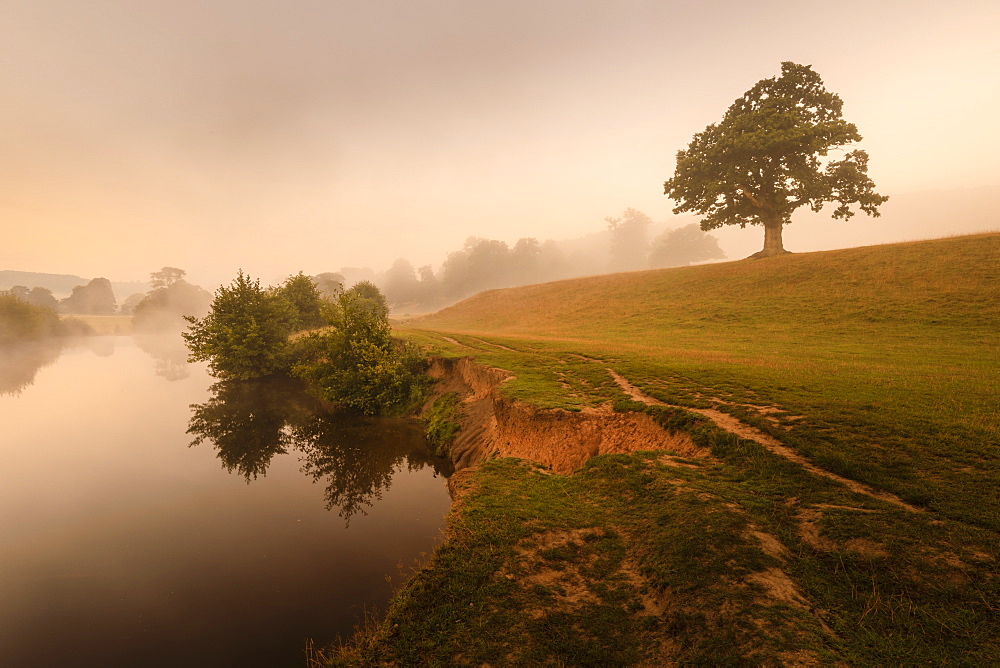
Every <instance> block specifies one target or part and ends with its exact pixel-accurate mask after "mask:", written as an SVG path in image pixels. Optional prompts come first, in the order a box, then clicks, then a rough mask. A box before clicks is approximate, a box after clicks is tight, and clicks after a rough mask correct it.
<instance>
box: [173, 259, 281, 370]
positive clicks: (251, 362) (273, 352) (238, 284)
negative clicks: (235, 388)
mask: <svg viewBox="0 0 1000 668" xmlns="http://www.w3.org/2000/svg"><path fill="white" fill-rule="evenodd" d="M185 320H187V321H188V322H189V323H190V327H189V328H188V331H187V332H185V333H184V334H183V336H184V340H185V341H186V342H187V344H188V349H189V350H190V351H191V357H190V359H191V361H207V362H208V363H209V372H210V373H211V374H212V375H213V376H215V377H217V378H221V379H223V380H249V379H251V378H260V377H263V376H269V375H272V374H275V373H279V372H281V371H283V370H285V369H287V366H288V361H289V360H288V335H289V334H290V333H291V332H292V330H293V327H294V324H295V322H296V320H297V314H296V312H295V308H294V307H293V306H292V304H291V303H290V302H289V301H288V300H286V299H284V298H282V297H280V296H278V295H276V294H274V293H273V292H271V291H267V290H264V289H262V288H261V287H260V281H259V280H251V279H250V278H249V277H248V276H246V275H244V274H243V271H242V270H241V271H240V272H239V274H238V275H237V277H236V279H235V280H234V281H233V282H232V284H231V285H228V286H222V287H220V288H219V289H218V290H217V291H216V293H215V298H214V299H213V301H212V306H211V310H210V311H209V313H208V315H206V316H205V317H204V318H202V319H201V320H199V319H197V318H193V317H190V316H188V317H185Z"/></svg>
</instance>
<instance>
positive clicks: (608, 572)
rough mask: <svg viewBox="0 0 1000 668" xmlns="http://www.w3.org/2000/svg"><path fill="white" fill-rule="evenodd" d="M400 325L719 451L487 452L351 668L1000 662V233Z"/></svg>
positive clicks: (600, 288) (527, 389)
mask: <svg viewBox="0 0 1000 668" xmlns="http://www.w3.org/2000/svg"><path fill="white" fill-rule="evenodd" d="M403 331H404V334H405V335H406V336H408V337H410V338H411V339H413V340H415V341H417V342H418V343H420V344H422V345H424V346H426V347H427V348H428V350H429V351H431V352H434V353H436V354H441V355H445V356H465V355H470V356H473V357H475V358H476V359H477V360H478V361H480V362H482V363H483V364H488V365H492V366H497V367H501V368H504V369H507V370H509V371H511V372H513V373H514V374H515V376H516V380H514V381H512V382H509V383H506V384H504V385H502V386H501V389H500V391H501V392H502V393H503V394H504V395H505V396H506V397H508V398H510V399H515V400H519V401H523V402H526V403H529V404H533V405H536V406H539V407H543V408H564V409H567V410H580V409H582V408H584V407H588V406H591V407H593V406H598V405H602V404H608V403H611V404H614V405H615V406H616V408H617V409H618V410H634V411H645V412H650V413H651V414H653V417H654V418H655V419H657V420H659V421H660V422H661V424H663V425H664V426H665V427H666V428H668V429H672V430H681V431H685V432H687V433H690V434H691V435H692V437H693V438H694V439H695V441H696V442H698V443H699V444H701V445H703V446H704V447H706V448H708V449H709V450H710V451H711V453H712V456H711V457H709V458H706V459H702V460H680V459H677V458H669V457H663V456H662V453H655V454H652V453H651V454H637V455H629V456H626V455H605V456H601V457H597V458H594V459H592V460H590V462H589V463H588V464H587V465H586V466H585V467H584V469H583V470H581V471H579V472H577V473H576V474H574V475H571V476H558V475H551V474H550V473H549V472H547V471H544V470H541V469H539V468H538V467H537V466H534V465H530V464H527V463H524V462H517V461H513V460H498V461H494V462H490V463H488V464H486V465H484V466H482V467H481V468H480V469H479V470H478V471H477V472H476V473H475V474H474V475H473V476H471V477H470V478H469V480H468V481H467V485H468V487H469V490H470V491H469V492H468V494H467V496H465V497H464V498H463V500H462V501H461V502H460V503H458V504H456V508H455V510H454V511H453V514H452V516H451V520H450V529H449V532H450V533H449V536H450V538H449V540H448V541H447V542H446V543H445V544H444V545H443V546H442V547H441V548H440V549H439V550H438V552H437V553H436V555H435V556H434V558H433V559H432V560H431V562H430V564H429V565H428V566H427V567H425V568H424V569H422V570H421V571H419V572H418V573H417V574H416V575H415V577H414V578H413V579H412V581H411V583H410V585H409V586H408V587H407V588H405V589H404V590H403V591H402V592H401V593H400V595H399V596H398V597H397V599H396V601H395V603H394V604H393V607H392V609H391V610H390V611H389V614H388V615H387V617H386V619H385V621H384V622H382V623H381V624H378V625H375V626H373V627H372V628H371V629H369V630H368V632H367V634H364V635H362V636H359V637H358V638H357V639H356V641H355V643H354V644H352V645H349V646H348V647H345V648H344V649H343V650H342V651H341V652H340V653H338V654H337V657H338V658H337V659H336V662H340V663H366V662H382V661H384V662H398V663H403V664H407V663H410V662H411V659H419V661H423V662H427V663H431V664H436V663H458V664H471V665H479V664H482V663H497V662H499V663H553V664H559V663H564V664H571V665H583V664H588V665H598V664H600V665H622V664H639V663H651V664H660V663H670V662H681V663H685V662H694V663H709V664H713V663H714V664H730V663H766V664H782V663H784V664H795V663H824V664H825V663H830V662H837V661H840V662H846V663H848V664H865V665H869V664H881V665H884V664H911V663H936V664H947V665H986V664H995V663H997V662H1000V641H998V638H1000V623H998V619H1000V610H998V605H1000V596H998V593H1000V588H998V578H997V576H998V574H1000V572H998V571H1000V569H998V565H997V556H998V554H1000V549H998V548H1000V542H998V530H1000V494H998V489H1000V456H998V454H1000V415H998V403H1000V398H998V397H1000V392H998V390H1000V234H987V235H976V236H970V237H957V238H949V239H942V240H934V241H925V242H915V243H908V244H897V245H890V246H876V247H868V248H856V249H848V250H842V251H829V252H822V253H808V254H795V255H787V256H783V257H777V258H771V259H768V260H762V261H740V262H731V263H725V264H716V265H706V266H699V267H688V268H678V269H668V270H656V271H647V272H635V273H629V274H617V275H608V276H598V277H591V278H585V279H576V280H568V281H560V282H556V283H549V284H543V285H537V286H528V287H523V288H514V289H508V290H495V291H490V292H486V293H482V294H479V295H477V296H475V297H473V298H471V299H468V300H466V301H464V302H462V303H460V304H457V305H455V306H453V307H451V308H448V309H445V310H443V311H441V312H440V313H438V314H435V315H432V316H429V317H426V318H423V319H418V320H415V321H412V322H410V323H408V324H407V325H406V328H405V329H404V330H403ZM609 370H613V371H614V372H615V373H617V374H619V375H620V376H622V377H623V378H624V379H626V380H627V381H628V382H629V383H631V384H632V385H634V386H635V387H637V388H639V389H640V390H641V391H642V392H643V393H645V395H648V396H649V397H653V398H655V399H657V400H660V401H661V402H663V403H665V404H670V405H671V406H674V407H677V406H679V407H687V408H690V409H702V410H704V409H713V410H716V411H719V412H722V413H727V414H729V415H731V416H733V417H736V418H738V419H739V420H741V421H742V422H743V423H745V424H748V425H752V426H753V427H755V428H756V429H757V430H759V431H760V432H763V433H764V434H766V435H768V436H770V437H771V438H772V439H774V440H775V441H777V442H778V443H780V444H781V445H782V446H785V447H787V448H790V449H791V450H792V451H794V452H795V453H797V454H798V455H799V456H802V457H804V458H805V459H806V460H808V462H810V463H811V464H813V465H815V466H818V467H819V468H821V469H823V470H825V471H829V472H832V473H834V474H837V475H839V476H842V477H843V478H846V479H850V480H853V481H859V482H861V483H864V484H865V485H867V486H869V487H870V488H872V489H874V490H876V491H879V492H888V493H890V494H892V495H895V496H896V497H898V499H900V500H902V502H903V504H891V503H886V502H884V501H881V500H878V499H876V498H873V497H872V496H870V495H865V494H861V493H858V492H855V491H851V490H850V489H848V488H847V487H845V485H844V484H841V483H839V482H838V481H837V480H832V479H830V478H827V477H823V476H820V475H815V474H814V473H810V472H809V471H808V470H807V469H806V468H804V467H803V466H801V465H799V464H796V463H794V462H791V461H788V460H787V459H785V458H782V457H780V456H778V455H776V454H774V453H773V452H772V451H769V450H768V449H767V448H764V447H762V446H761V445H759V444H758V443H756V442H753V441H751V440H747V439H745V438H740V437H738V436H735V435H733V434H731V433H727V432H725V431H723V430H721V429H719V428H718V427H717V426H715V425H714V424H712V423H710V422H709V421H707V420H706V419H705V418H703V417H701V416H699V415H695V414H693V413H691V412H688V411H685V410H683V409H682V408H671V407H651V406H648V405H645V404H640V403H637V402H634V401H630V400H629V398H628V397H627V396H626V394H625V393H624V391H623V389H622V387H620V386H619V384H617V383H616V382H615V380H614V379H613V378H612V376H611V374H610V372H609ZM906 505H908V506H910V507H911V508H912V509H907V507H905V506H906ZM413 652H417V654H413ZM491 657H492V658H491Z"/></svg>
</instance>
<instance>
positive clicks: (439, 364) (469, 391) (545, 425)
mask: <svg viewBox="0 0 1000 668" xmlns="http://www.w3.org/2000/svg"><path fill="white" fill-rule="evenodd" d="M430 375H431V376H432V377H433V378H436V379H438V380H439V383H438V388H437V391H438V392H439V393H444V392H457V393H458V394H459V396H461V397H462V412H461V418H460V420H459V424H460V426H461V429H460V430H459V432H458V434H457V436H456V438H455V441H454V443H452V445H451V449H450V454H451V458H452V461H454V463H455V467H456V469H462V468H466V467H468V466H472V465H474V464H477V463H479V462H481V461H483V460H484V459H486V458H489V457H493V456H499V457H517V458H520V459H528V460H531V461H535V462H538V463H540V464H543V465H545V466H548V467H550V468H551V469H552V471H553V472H555V473H560V474H567V473H572V472H573V471H575V470H576V469H578V468H580V467H581V466H582V465H583V464H584V463H585V462H586V461H587V460H588V459H590V458H591V457H595V456H597V455H603V454H620V453H630V452H637V451H639V450H670V451H672V452H674V453H676V454H678V455H682V456H695V457H697V456H705V455H707V451H705V450H704V448H700V447H698V446H697V445H695V444H694V442H692V441H691V439H690V437H689V436H688V435H687V434H683V433H670V432H667V431H665V430H664V429H663V428H661V427H660V426H659V425H657V424H656V423H655V422H654V421H653V420H652V418H650V417H649V416H648V415H645V414H642V413H616V412H615V411H613V410H612V409H611V408H600V409H596V410H594V409H590V410H582V411H579V412H572V411H567V410H564V409H558V408H555V409H539V408H535V407H533V406H530V405H528V404H524V403H521V402H516V401H511V400H509V399H506V398H504V397H502V396H501V395H500V394H499V393H498V392H497V388H499V386H500V385H501V384H502V383H503V382H505V381H506V380H508V379H509V378H510V377H511V376H510V374H508V373H507V372H505V371H503V370H500V369H495V368H491V367H485V366H481V365H479V364H476V363H475V362H474V361H473V360H472V359H471V358H467V357H466V358H461V359H457V360H456V359H444V358H434V359H433V360H431V368H430Z"/></svg>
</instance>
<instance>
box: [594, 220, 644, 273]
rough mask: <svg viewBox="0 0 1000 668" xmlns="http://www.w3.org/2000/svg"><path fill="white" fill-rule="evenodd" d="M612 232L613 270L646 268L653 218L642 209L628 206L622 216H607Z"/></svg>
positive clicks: (611, 267) (611, 266) (609, 228)
mask: <svg viewBox="0 0 1000 668" xmlns="http://www.w3.org/2000/svg"><path fill="white" fill-rule="evenodd" d="M604 220H605V222H607V224H608V230H609V231H610V232H611V248H610V252H611V265H610V269H611V270H612V271H627V270H629V269H644V268H645V267H646V256H647V254H648V253H649V226H650V225H652V224H653V221H652V219H651V218H650V217H649V216H647V215H646V214H644V213H643V212H642V211H637V210H636V209H632V208H628V209H625V212H624V213H623V214H622V215H621V217H620V218H611V217H608V218H605V219H604Z"/></svg>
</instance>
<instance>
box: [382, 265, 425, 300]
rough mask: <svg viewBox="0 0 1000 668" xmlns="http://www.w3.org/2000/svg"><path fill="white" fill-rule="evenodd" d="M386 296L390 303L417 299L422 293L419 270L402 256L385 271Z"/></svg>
mask: <svg viewBox="0 0 1000 668" xmlns="http://www.w3.org/2000/svg"><path fill="white" fill-rule="evenodd" d="M384 285H385V298H386V300H388V302H389V303H390V304H406V303H409V302H412V301H415V300H416V299H417V298H418V296H419V293H420V284H419V282H418V281H417V271H416V270H415V269H414V268H413V265H412V264H410V263H409V262H408V261H407V260H404V259H403V258H400V259H398V260H396V261H395V262H393V263H392V266H391V267H389V269H388V271H386V272H385V283H384Z"/></svg>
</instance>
